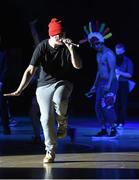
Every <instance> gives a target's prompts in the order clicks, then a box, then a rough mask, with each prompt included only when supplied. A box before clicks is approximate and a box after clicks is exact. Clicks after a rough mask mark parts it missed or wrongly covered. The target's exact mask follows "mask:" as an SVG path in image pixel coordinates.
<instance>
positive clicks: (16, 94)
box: [3, 91, 21, 96]
mask: <svg viewBox="0 0 139 180" xmlns="http://www.w3.org/2000/svg"><path fill="white" fill-rule="evenodd" d="M20 94H21V92H19V91H15V92H12V93H7V94H3V96H20Z"/></svg>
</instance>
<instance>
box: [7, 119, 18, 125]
mask: <svg viewBox="0 0 139 180" xmlns="http://www.w3.org/2000/svg"><path fill="white" fill-rule="evenodd" d="M9 122H10V124H9V126H10V127H14V126H16V125H17V122H16V120H15V119H14V118H12V119H10V121H9Z"/></svg>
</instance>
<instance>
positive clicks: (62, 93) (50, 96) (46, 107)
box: [36, 80, 73, 152]
mask: <svg viewBox="0 0 139 180" xmlns="http://www.w3.org/2000/svg"><path fill="white" fill-rule="evenodd" d="M72 90H73V84H72V83H71V82H69V81H66V80H61V81H58V82H56V83H54V84H49V85H45V86H42V87H38V88H37V90H36V96H37V101H38V104H39V107H40V113H41V118H40V121H41V125H42V129H43V133H44V140H45V150H46V151H48V152H52V151H55V148H56V144H57V142H56V133H55V128H54V127H55V117H57V121H65V120H66V121H67V110H68V103H69V97H70V95H71V93H72Z"/></svg>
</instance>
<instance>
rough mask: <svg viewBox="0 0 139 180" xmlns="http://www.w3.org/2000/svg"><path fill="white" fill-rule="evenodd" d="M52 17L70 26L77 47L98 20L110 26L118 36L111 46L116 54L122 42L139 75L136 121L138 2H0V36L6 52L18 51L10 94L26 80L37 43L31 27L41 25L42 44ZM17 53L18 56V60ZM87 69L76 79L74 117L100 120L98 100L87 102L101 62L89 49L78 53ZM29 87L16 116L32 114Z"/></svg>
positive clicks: (132, 110)
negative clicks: (86, 27) (96, 108)
mask: <svg viewBox="0 0 139 180" xmlns="http://www.w3.org/2000/svg"><path fill="white" fill-rule="evenodd" d="M52 17H59V18H60V19H62V20H63V21H64V24H65V29H66V30H67V33H68V35H69V37H70V38H72V39H73V41H74V42H78V41H79V40H80V39H82V38H83V26H84V25H86V24H88V22H89V20H91V19H95V20H99V21H100V22H106V24H107V26H109V27H110V29H111V32H112V34H113V36H112V38H110V39H108V40H107V42H106V44H107V45H108V46H109V47H111V48H112V49H114V45H115V43H117V42H123V43H124V44H125V45H126V49H127V55H129V56H130V57H131V58H132V59H133V63H134V66H135V73H134V77H133V79H134V80H135V81H136V82H137V85H136V88H135V89H134V90H133V92H132V93H131V94H130V96H129V111H128V113H129V115H131V116H133V115H134V116H136V115H138V111H139V97H138V90H139V85H138V82H139V81H138V76H139V70H138V66H139V45H138V42H139V21H138V17H139V3H138V0H132V1H131V0H123V1H122V0H114V1H112V0H105V1H102V0H97V1H94V0H86V1H79V0H69V1H68V0H65V2H63V1H61V0H57V1H56V0H53V1H48V0H1V1H0V34H1V35H2V46H3V47H5V48H6V49H13V51H12V58H11V62H10V64H11V69H10V70H9V79H10V88H9V90H10V91H11V90H14V89H16V87H17V86H18V84H19V82H20V80H21V77H22V74H23V72H24V70H25V68H26V67H27V65H28V63H29V61H30V58H31V55H32V52H33V39H32V36H31V32H30V28H29V22H30V21H32V20H34V19H37V20H38V24H37V29H38V32H39V33H40V35H41V38H42V39H44V38H47V37H48V34H47V31H48V29H47V24H48V23H49V21H50V19H51V18H52ZM14 50H16V51H17V52H18V53H17V54H16V55H15V54H14ZM78 51H79V53H80V55H81V57H82V59H83V64H84V68H83V69H82V70H78V72H77V73H76V74H74V77H73V79H74V81H75V89H74V91H73V96H72V98H71V106H70V107H71V108H70V111H71V114H75V115H94V101H95V97H93V99H89V100H88V99H86V98H85V96H84V93H85V92H86V91H88V90H89V88H90V86H91V85H92V83H93V82H94V80H95V74H96V61H95V52H94V50H93V49H91V48H90V47H89V45H88V44H84V45H82V46H81V47H80V48H79V49H78ZM31 90H32V87H31V86H29V87H28V88H27V89H26V90H25V92H24V93H23V94H22V95H21V96H20V97H14V98H12V101H13V105H14V106H13V111H14V113H15V114H27V113H28V110H29V106H30V98H29V97H30V93H31Z"/></svg>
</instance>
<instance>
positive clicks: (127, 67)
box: [115, 43, 135, 128]
mask: <svg viewBox="0 0 139 180" xmlns="http://www.w3.org/2000/svg"><path fill="white" fill-rule="evenodd" d="M115 53H116V75H117V78H118V81H119V88H118V92H117V102H116V110H117V122H116V124H117V127H118V128H122V127H124V124H125V121H126V120H127V104H128V95H129V92H130V91H131V89H130V88H133V87H130V85H132V84H133V85H135V83H134V82H133V81H129V79H131V78H132V76H133V69H134V68H133V62H132V60H131V59H130V58H129V57H128V56H126V55H125V46H124V44H122V43H118V44H116V45H115ZM131 83H132V84H131Z"/></svg>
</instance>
